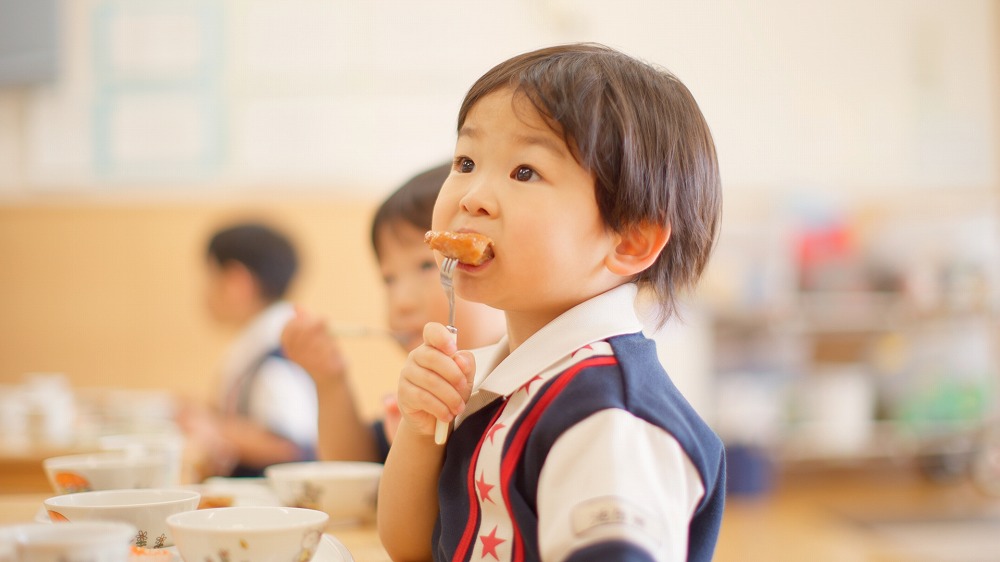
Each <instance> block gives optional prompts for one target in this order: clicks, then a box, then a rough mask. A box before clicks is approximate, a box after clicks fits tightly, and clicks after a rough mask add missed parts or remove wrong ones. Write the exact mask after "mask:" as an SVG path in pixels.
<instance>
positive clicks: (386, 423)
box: [382, 394, 402, 444]
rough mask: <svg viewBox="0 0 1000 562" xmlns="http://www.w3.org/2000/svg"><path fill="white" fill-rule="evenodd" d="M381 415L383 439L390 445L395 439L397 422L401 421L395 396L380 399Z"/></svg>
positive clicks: (397, 427)
mask: <svg viewBox="0 0 1000 562" xmlns="http://www.w3.org/2000/svg"><path fill="white" fill-rule="evenodd" d="M382 415H383V422H382V426H383V427H384V428H385V431H384V433H385V438H386V440H387V441H389V443H390V444H391V443H392V440H393V439H395V438H396V430H397V429H399V422H400V420H401V419H402V414H401V413H400V412H399V401H398V400H396V395H394V394H390V395H389V396H386V397H385V398H383V399H382Z"/></svg>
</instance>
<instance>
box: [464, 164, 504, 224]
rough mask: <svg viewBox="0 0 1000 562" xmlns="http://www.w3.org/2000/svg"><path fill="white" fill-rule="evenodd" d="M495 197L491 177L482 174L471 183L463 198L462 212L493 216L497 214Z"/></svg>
mask: <svg viewBox="0 0 1000 562" xmlns="http://www.w3.org/2000/svg"><path fill="white" fill-rule="evenodd" d="M494 195H495V194H494V192H493V189H492V184H491V180H490V179H489V176H487V175H486V174H481V175H479V176H478V177H477V178H476V179H474V180H472V181H471V182H470V185H469V190H468V191H466V192H465V195H463V196H462V199H461V201H460V202H459V204H460V205H461V206H462V210H463V211H465V212H466V213H469V214H470V215H475V216H480V215H485V216H493V215H495V214H496V199H495V197H494Z"/></svg>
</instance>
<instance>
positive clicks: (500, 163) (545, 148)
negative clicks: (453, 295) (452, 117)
mask: <svg viewBox="0 0 1000 562" xmlns="http://www.w3.org/2000/svg"><path fill="white" fill-rule="evenodd" d="M455 157H456V164H455V170H454V171H452V173H451V175H450V176H448V179H447V180H446V181H445V183H444V186H443V187H442V189H441V193H440V195H439V196H438V200H437V204H436V205H435V207H434V220H433V224H434V229H435V230H470V231H474V232H480V233H482V234H485V235H487V236H489V237H490V238H492V239H493V241H494V250H495V258H494V259H493V260H491V261H488V262H486V263H485V264H483V265H481V266H477V267H468V266H462V265H460V266H459V269H458V271H457V273H456V276H455V286H456V290H457V292H458V293H459V294H460V295H461V296H462V297H464V298H467V299H469V300H474V301H477V302H484V303H487V304H490V305H491V306H495V307H497V308H501V309H503V310H505V311H507V318H508V320H509V321H510V320H512V319H513V317H512V313H513V314H528V315H530V316H533V317H534V318H535V321H536V323H546V322H548V321H549V320H551V319H552V318H555V316H558V315H559V314H561V313H562V312H564V311H565V310H567V309H569V308H571V307H572V306H575V305H576V304H578V303H580V302H582V301H584V300H586V299H589V298H591V297H592V296H594V295H596V294H599V293H601V292H604V291H606V290H608V289H610V288H612V287H614V286H616V285H618V284H621V282H622V279H620V278H618V277H615V276H613V275H612V274H611V273H610V272H608V271H607V269H606V267H605V261H606V258H607V256H608V255H609V253H611V252H613V250H614V248H615V246H616V240H617V237H616V236H615V235H614V234H613V233H611V232H610V231H609V230H608V229H607V228H606V227H605V225H604V221H603V220H602V218H601V215H600V211H599V210H598V207H597V200H596V196H595V194H594V180H593V177H592V176H591V174H590V173H589V172H588V171H587V170H586V169H584V168H583V167H582V166H581V165H580V164H579V163H578V162H577V161H576V160H575V159H574V157H573V155H572V153H571V152H570V150H569V148H568V147H567V145H566V143H565V141H564V140H563V138H562V136H561V135H559V134H557V133H556V132H554V131H553V130H552V129H551V128H550V127H549V126H548V124H547V123H546V122H545V121H544V120H543V119H542V118H541V116H540V115H539V114H538V112H537V111H536V110H535V109H534V107H533V106H532V105H531V103H530V102H528V101H527V100H525V99H523V98H522V97H520V96H518V97H512V94H511V92H510V91H509V90H500V91H497V92H494V93H492V94H490V95H488V96H486V97H484V98H482V99H481V100H480V101H479V102H477V103H476V105H475V106H473V108H472V110H471V111H470V112H469V113H468V115H467V117H466V121H465V123H463V126H462V129H461V131H459V137H458V141H457V143H456V148H455Z"/></svg>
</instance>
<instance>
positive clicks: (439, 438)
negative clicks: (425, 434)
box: [434, 258, 458, 445]
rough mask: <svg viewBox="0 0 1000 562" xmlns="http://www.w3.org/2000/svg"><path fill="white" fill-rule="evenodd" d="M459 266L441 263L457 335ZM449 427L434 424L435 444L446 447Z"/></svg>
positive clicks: (450, 326) (452, 327)
mask: <svg viewBox="0 0 1000 562" xmlns="http://www.w3.org/2000/svg"><path fill="white" fill-rule="evenodd" d="M456 265H458V260H457V259H455V258H445V259H444V261H443V262H441V286H442V287H444V292H445V294H446V295H448V326H447V328H448V331H449V332H451V333H453V334H457V333H458V328H456V327H455V285H454V283H453V282H452V278H453V277H454V276H455V266H456ZM448 425H449V424H447V423H445V422H443V421H441V420H438V421H437V423H436V424H434V442H435V443H437V444H438V445H444V444H445V442H446V441H447V440H448Z"/></svg>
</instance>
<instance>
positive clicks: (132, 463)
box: [42, 451, 171, 494]
mask: <svg viewBox="0 0 1000 562" xmlns="http://www.w3.org/2000/svg"><path fill="white" fill-rule="evenodd" d="M42 466H43V467H44V469H45V476H46V477H47V478H48V480H49V485H51V486H52V489H53V490H54V491H55V493H57V494H72V493H76V492H89V491H92V490H125V489H133V488H166V487H168V486H170V478H171V474H170V462H169V459H167V457H165V456H164V455H161V454H153V453H149V454H132V453H126V452H122V451H107V452H102V453H90V454H84V455H67V456H63V457H50V458H47V459H45V460H44V461H42Z"/></svg>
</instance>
